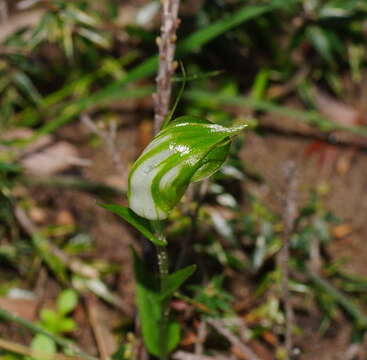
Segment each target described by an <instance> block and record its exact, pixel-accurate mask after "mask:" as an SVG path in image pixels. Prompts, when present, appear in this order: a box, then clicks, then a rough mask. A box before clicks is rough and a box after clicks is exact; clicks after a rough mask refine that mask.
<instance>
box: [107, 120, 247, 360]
mask: <svg viewBox="0 0 367 360" xmlns="http://www.w3.org/2000/svg"><path fill="white" fill-rule="evenodd" d="M245 126H246V125H244V124H239V125H238V126H232V127H224V126H221V125H218V124H214V123H212V122H210V121H208V120H206V119H202V118H198V117H194V116H183V117H179V118H177V119H175V120H174V121H171V122H169V120H167V121H166V122H165V124H164V125H163V128H162V129H161V131H160V132H159V133H158V134H157V136H156V137H155V138H154V139H153V140H152V142H151V143H150V144H149V145H148V146H147V148H146V149H145V150H144V152H143V153H142V154H141V156H140V157H139V158H138V159H137V160H136V162H135V164H134V165H133V167H132V169H131V171H130V175H129V194H128V196H129V208H127V207H122V206H119V205H102V206H103V207H104V208H106V209H108V210H110V211H112V212H114V213H115V214H117V215H119V216H121V217H122V218H124V219H125V220H126V221H127V222H128V223H130V224H131V225H132V226H134V227H135V228H136V229H137V230H138V231H140V232H141V233H142V234H143V235H144V236H145V237H146V238H147V239H149V240H150V241H152V242H153V243H154V244H155V245H156V249H157V257H158V267H159V281H158V279H157V278H156V277H155V276H153V275H152V274H151V272H150V271H149V270H148V269H147V268H146V266H145V264H144V262H143V261H142V260H141V259H140V258H139V256H138V255H137V254H136V252H135V251H133V256H134V270H135V277H136V282H137V290H136V297H137V306H138V310H139V314H140V320H141V326H142V333H143V338H144V342H145V345H146V347H147V349H148V351H149V352H150V353H151V354H153V355H155V356H157V357H159V358H161V359H166V358H167V356H168V354H169V353H170V352H171V351H172V350H173V349H174V348H175V347H176V346H177V344H178V343H179V340H180V328H179V324H178V323H177V322H176V320H175V319H174V317H173V316H172V314H170V311H169V301H170V298H171V296H172V295H173V293H174V292H175V291H176V290H177V289H178V288H179V287H180V286H181V285H182V284H183V282H184V281H185V280H186V279H187V278H188V277H189V276H190V275H191V274H192V273H193V272H194V271H195V265H191V266H188V267H185V268H183V269H180V270H178V271H176V272H174V273H171V274H170V273H169V263H168V254H167V250H166V246H167V240H166V238H165V235H164V223H163V222H162V220H165V219H167V218H168V217H169V215H170V212H171V210H172V209H173V208H174V207H175V206H176V205H177V204H178V203H179V201H180V199H181V198H182V196H183V195H184V193H185V191H186V189H187V187H188V186H189V184H190V183H192V182H194V181H199V180H202V179H204V178H207V177H209V176H211V175H212V174H213V173H215V172H216V171H217V170H218V169H219V168H220V167H221V166H222V164H223V163H224V161H225V160H226V158H227V156H228V153H229V149H230V144H231V139H232V137H233V136H234V135H236V134H237V133H239V132H240V131H242V130H243V129H244V127H245ZM157 330H158V331H157Z"/></svg>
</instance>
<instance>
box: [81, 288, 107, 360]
mask: <svg viewBox="0 0 367 360" xmlns="http://www.w3.org/2000/svg"><path fill="white" fill-rule="evenodd" d="M84 300H85V304H86V308H87V312H88V318H89V322H90V325H91V327H92V330H93V334H94V338H95V341H96V345H97V348H98V352H99V356H100V359H101V360H107V359H108V358H109V356H108V355H109V354H108V349H107V345H106V342H105V339H104V336H103V330H102V328H101V324H100V323H99V319H98V313H97V312H98V309H97V306H98V304H97V298H96V297H95V295H93V294H86V295H85V296H84Z"/></svg>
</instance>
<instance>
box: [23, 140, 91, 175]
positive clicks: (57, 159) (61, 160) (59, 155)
mask: <svg viewBox="0 0 367 360" xmlns="http://www.w3.org/2000/svg"><path fill="white" fill-rule="evenodd" d="M20 163H21V165H22V166H23V167H24V169H25V170H26V172H27V173H29V174H32V175H43V176H49V175H53V174H55V173H58V172H60V171H64V170H66V169H68V168H69V167H71V166H75V165H79V166H81V165H82V166H85V165H89V161H87V160H84V159H81V158H79V157H78V151H77V149H76V147H75V146H73V145H71V144H69V143H67V142H65V141H60V142H58V143H56V144H54V145H51V146H48V147H46V148H45V149H43V150H41V151H39V152H36V153H32V154H29V155H27V156H26V157H24V158H23V159H21V161H20Z"/></svg>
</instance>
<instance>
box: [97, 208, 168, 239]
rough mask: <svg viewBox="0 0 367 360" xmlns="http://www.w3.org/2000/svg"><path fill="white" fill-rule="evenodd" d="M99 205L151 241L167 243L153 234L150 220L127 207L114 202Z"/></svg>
mask: <svg viewBox="0 0 367 360" xmlns="http://www.w3.org/2000/svg"><path fill="white" fill-rule="evenodd" d="M98 205H99V206H101V207H103V208H104V209H107V210H109V211H111V212H113V213H114V214H116V215H118V216H120V217H122V218H123V219H124V220H125V221H127V222H128V223H129V224H130V225H132V226H133V227H134V228H135V229H136V230H138V231H139V232H140V233H142V234H143V235H144V236H145V237H146V238H147V239H148V240H150V241H151V242H152V243H154V244H156V245H160V246H166V245H167V243H166V242H165V241H162V240H160V239H158V238H157V237H156V236H155V235H154V234H153V231H152V229H151V226H150V222H149V221H148V220H146V219H143V218H141V217H140V216H138V215H136V214H135V213H134V212H133V211H132V210H130V209H129V208H128V207H124V206H121V205H116V204H98Z"/></svg>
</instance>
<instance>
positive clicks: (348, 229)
mask: <svg viewBox="0 0 367 360" xmlns="http://www.w3.org/2000/svg"><path fill="white" fill-rule="evenodd" d="M352 231H353V228H352V225H350V224H341V225H337V226H335V227H334V228H333V236H334V237H336V238H337V239H342V238H344V237H346V236H347V235H350V234H351V233H352Z"/></svg>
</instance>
